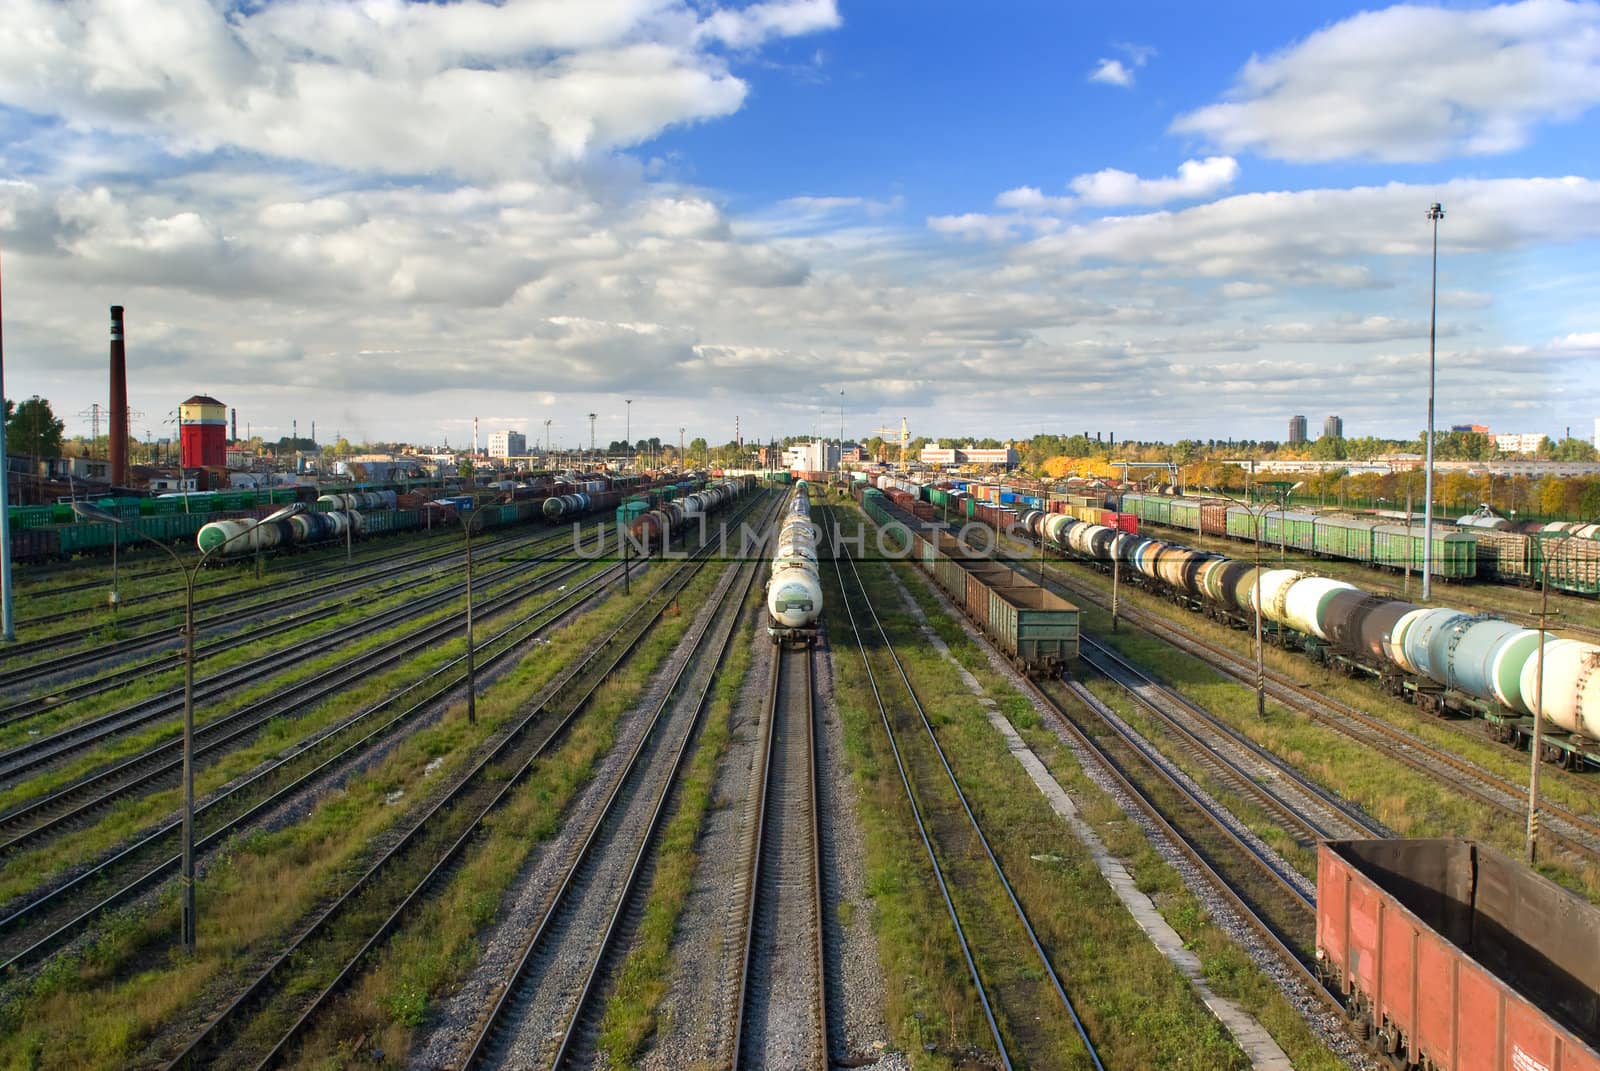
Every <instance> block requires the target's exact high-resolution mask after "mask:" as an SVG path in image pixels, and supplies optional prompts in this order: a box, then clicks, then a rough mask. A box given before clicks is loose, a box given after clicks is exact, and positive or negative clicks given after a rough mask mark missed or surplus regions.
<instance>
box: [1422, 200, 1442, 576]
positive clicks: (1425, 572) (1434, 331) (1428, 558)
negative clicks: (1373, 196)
mask: <svg viewBox="0 0 1600 1071" xmlns="http://www.w3.org/2000/svg"><path fill="white" fill-rule="evenodd" d="M1443 218H1444V207H1443V206H1442V205H1440V204H1439V203H1438V202H1437V201H1436V202H1434V203H1433V204H1431V205H1429V206H1428V219H1429V221H1430V222H1432V223H1433V295H1432V299H1431V301H1430V304H1429V312H1428V450H1427V454H1428V458H1427V466H1428V473H1427V476H1426V477H1425V482H1426V484H1427V486H1426V487H1425V488H1424V489H1423V495H1422V497H1423V499H1424V501H1423V503H1422V601H1423V602H1427V601H1428V598H1429V595H1430V594H1431V592H1432V590H1433V586H1432V585H1433V380H1434V375H1433V364H1434V346H1435V343H1436V341H1437V338H1438V317H1439V221H1440V220H1441V219H1443Z"/></svg>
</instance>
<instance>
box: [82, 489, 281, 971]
mask: <svg viewBox="0 0 1600 1071" xmlns="http://www.w3.org/2000/svg"><path fill="white" fill-rule="evenodd" d="M304 509H305V505H304V503H301V502H291V503H290V504H289V505H287V506H284V507H283V508H282V509H278V510H274V511H272V512H271V513H269V514H267V515H266V516H265V517H263V518H261V520H259V521H257V522H256V523H255V524H254V525H252V526H251V527H249V528H246V529H244V530H243V531H241V532H239V533H237V534H236V535H233V536H231V537H230V538H228V539H225V540H223V541H222V542H221V543H218V544H217V545H216V546H214V547H212V548H211V549H210V550H207V551H203V552H202V553H201V554H200V556H199V557H198V558H195V559H194V561H193V563H192V564H191V563H189V562H186V561H185V560H184V559H182V558H180V557H179V556H178V554H177V552H176V551H174V550H173V549H172V548H171V547H169V546H167V545H166V544H165V543H163V542H161V541H160V540H159V539H156V538H154V537H152V536H150V535H148V534H146V533H144V532H142V531H140V530H139V529H137V528H135V529H133V533H134V534H135V535H136V536H138V537H139V538H140V539H143V540H146V541H147V542H150V543H154V544H155V545H156V546H158V547H160V548H161V551H162V553H164V554H166V556H167V557H169V558H171V559H172V561H173V564H175V565H177V567H178V568H179V570H181V571H182V573H183V876H182V878H181V879H180V881H181V882H182V885H183V947H184V949H185V950H187V951H188V952H189V953H191V954H192V953H193V952H194V943H195V910H194V583H195V579H196V578H197V577H198V576H199V574H200V567H201V566H202V565H204V564H205V563H206V560H207V559H208V558H210V557H211V556H212V555H213V554H215V553H216V552H217V551H219V550H221V549H222V548H223V547H225V546H227V545H228V544H229V543H232V542H233V541H234V540H235V539H238V538H239V537H240V536H242V535H244V534H245V532H253V531H255V530H256V528H258V527H260V526H261V525H263V524H267V523H270V522H272V521H281V520H283V519H284V518H285V517H289V516H293V515H294V514H296V513H300V512H302V511H304ZM72 512H73V513H75V514H77V515H78V516H79V517H81V518H82V519H84V520H86V521H98V522H101V523H104V524H114V525H116V526H117V527H119V528H124V527H126V526H127V525H126V522H124V521H123V520H122V518H121V517H118V516H117V515H116V514H114V513H110V512H108V511H107V510H103V509H101V508H100V507H99V506H96V505H93V504H92V503H89V502H74V503H73V504H72ZM115 542H116V541H115V540H114V541H113V543H115Z"/></svg>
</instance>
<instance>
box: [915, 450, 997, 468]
mask: <svg viewBox="0 0 1600 1071" xmlns="http://www.w3.org/2000/svg"><path fill="white" fill-rule="evenodd" d="M917 456H918V459H919V460H920V461H921V462H922V463H923V464H924V465H995V466H998V467H1001V468H1007V469H1009V468H1013V467H1015V466H1016V464H1017V462H1018V461H1019V460H1020V459H1021V458H1020V455H1018V453H1017V452H1016V451H1015V450H1013V449H1012V448H1011V447H1009V446H999V447H985V446H963V447H959V448H956V449H948V448H940V447H937V446H927V447H923V449H922V453H920V454H918V455H917Z"/></svg>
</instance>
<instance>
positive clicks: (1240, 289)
mask: <svg viewBox="0 0 1600 1071" xmlns="http://www.w3.org/2000/svg"><path fill="white" fill-rule="evenodd" d="M1276 290H1277V288H1276V287H1274V286H1269V285H1268V284H1266V283H1244V282H1239V281H1237V280H1235V281H1234V282H1231V283H1223V284H1222V285H1221V286H1220V287H1218V288H1217V291H1218V293H1220V294H1221V295H1222V296H1223V297H1225V298H1230V299H1240V298H1258V297H1266V296H1267V295H1268V294H1272V293H1275V292H1276Z"/></svg>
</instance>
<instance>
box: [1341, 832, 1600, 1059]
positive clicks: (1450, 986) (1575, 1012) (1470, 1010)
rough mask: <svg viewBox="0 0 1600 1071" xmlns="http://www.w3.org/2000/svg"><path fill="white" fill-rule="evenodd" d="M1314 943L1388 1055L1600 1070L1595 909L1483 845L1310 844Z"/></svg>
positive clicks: (1599, 929) (1354, 1012)
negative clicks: (1313, 864) (1314, 870)
mask: <svg viewBox="0 0 1600 1071" xmlns="http://www.w3.org/2000/svg"><path fill="white" fill-rule="evenodd" d="M1316 954H1317V967H1318V971H1319V972H1320V973H1321V975H1322V977H1323V980H1324V983H1325V984H1326V985H1328V987H1329V988H1330V989H1331V990H1332V991H1333V992H1335V993H1336V994H1338V995H1339V996H1340V997H1341V998H1342V999H1343V1000H1344V1001H1345V1006H1346V1009H1347V1010H1348V1011H1349V1012H1350V1014H1351V1016H1352V1017H1353V1018H1355V1019H1356V1020H1357V1022H1358V1023H1361V1024H1362V1025H1363V1026H1364V1027H1367V1028H1368V1029H1370V1031H1371V1032H1372V1036H1373V1039H1374V1043H1375V1045H1376V1046H1377V1048H1378V1049H1379V1051H1380V1052H1383V1053H1385V1054H1387V1055H1389V1056H1390V1057H1391V1060H1392V1062H1393V1063H1395V1064H1398V1065H1399V1066H1402V1067H1426V1068H1430V1069H1434V1071H1600V1053H1597V1052H1596V1043H1597V1039H1600V993H1597V992H1596V988H1597V986H1600V909H1597V908H1595V907H1594V906H1592V905H1591V904H1589V902H1588V901H1586V900H1584V899H1583V898H1582V897H1579V896H1577V895H1575V894H1574V893H1571V892H1568V891H1567V890H1566V889H1563V888H1561V887H1560V886H1559V885H1557V884H1555V883H1554V882H1552V881H1550V880H1549V879H1547V878H1544V877H1541V876H1540V875H1539V874H1537V873H1535V872H1534V871H1532V870H1530V869H1528V868H1527V867H1524V866H1522V865H1521V864H1520V863H1517V862H1515V861H1514V860H1512V859H1509V858H1507V857H1506V856H1504V855H1501V854H1500V853H1499V852H1497V851H1494V850H1493V849H1491V848H1487V847H1484V846H1483V845H1480V844H1477V843H1474V842H1472V841H1464V840H1366V841H1332V842H1324V843H1322V844H1320V845H1319V846H1318V848H1317V952H1316Z"/></svg>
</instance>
